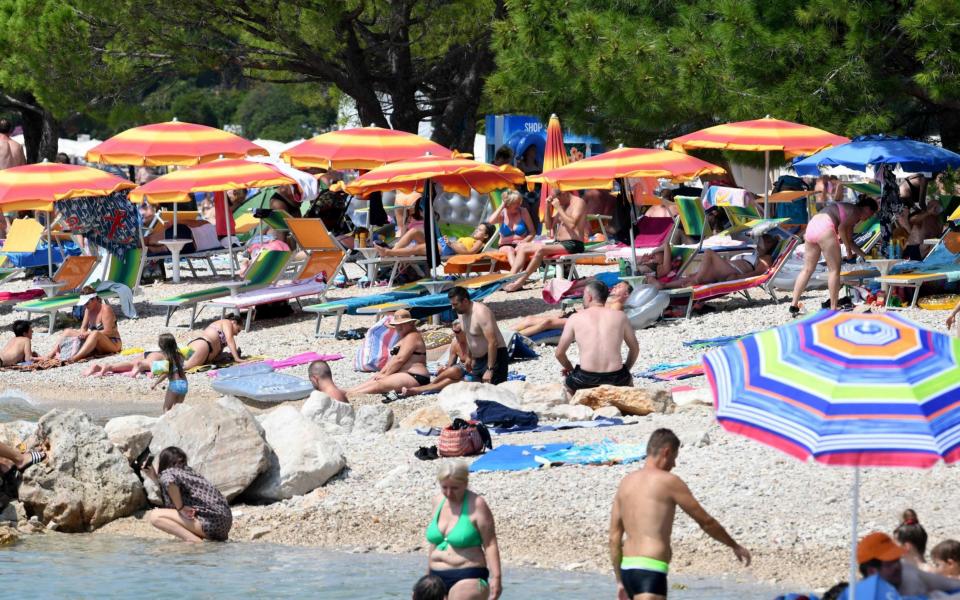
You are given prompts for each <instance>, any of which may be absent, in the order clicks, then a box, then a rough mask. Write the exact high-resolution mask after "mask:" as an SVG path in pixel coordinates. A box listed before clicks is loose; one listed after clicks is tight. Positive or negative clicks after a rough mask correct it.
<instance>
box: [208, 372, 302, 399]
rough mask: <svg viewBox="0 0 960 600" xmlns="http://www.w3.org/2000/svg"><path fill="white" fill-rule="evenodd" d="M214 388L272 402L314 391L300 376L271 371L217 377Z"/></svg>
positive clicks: (299, 396)
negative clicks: (241, 375) (242, 375)
mask: <svg viewBox="0 0 960 600" xmlns="http://www.w3.org/2000/svg"><path fill="white" fill-rule="evenodd" d="M213 389H214V390H216V391H217V392H219V393H221V394H229V395H231V396H239V397H241V398H249V399H250V400H253V401H255V402H262V403H265V404H272V403H277V402H284V401H286V400H299V399H301V398H306V397H307V396H309V395H310V392H312V391H313V385H311V383H310V382H309V381H307V380H306V379H301V378H300V377H294V376H293V375H286V374H284V373H275V372H273V371H269V372H267V373H260V374H256V375H247V376H245V377H226V378H224V377H217V378H216V379H215V380H214V381H213Z"/></svg>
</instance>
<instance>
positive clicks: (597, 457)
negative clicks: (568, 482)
mask: <svg viewBox="0 0 960 600" xmlns="http://www.w3.org/2000/svg"><path fill="white" fill-rule="evenodd" d="M646 456H647V451H646V446H645V445H641V444H619V443H617V442H614V441H613V440H609V439H606V440H603V441H602V442H600V443H597V444H570V443H557V444H543V445H537V446H512V445H509V444H507V445H500V446H497V447H496V448H494V449H493V450H491V451H489V452H487V453H486V454H484V455H483V456H481V457H480V458H478V459H477V460H475V461H474V462H473V464H471V465H470V471H471V472H474V473H476V472H479V471H524V470H527V469H538V468H540V467H542V466H544V465H551V466H558V465H600V464H613V463H616V464H622V463H630V462H636V461H639V460H643V459H644V458H646Z"/></svg>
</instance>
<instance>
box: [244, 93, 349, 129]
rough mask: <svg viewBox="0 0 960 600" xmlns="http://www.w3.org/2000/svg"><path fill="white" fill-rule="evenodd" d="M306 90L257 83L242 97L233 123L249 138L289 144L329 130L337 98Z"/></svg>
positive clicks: (333, 117)
mask: <svg viewBox="0 0 960 600" xmlns="http://www.w3.org/2000/svg"><path fill="white" fill-rule="evenodd" d="M309 87H316V86H309ZM309 87H308V86H303V85H299V86H289V85H287V86H280V85H276V84H273V85H270V84H260V85H258V86H256V87H254V88H253V89H251V90H250V91H249V92H248V93H247V94H246V95H245V97H244V99H243V101H242V102H241V103H240V105H239V106H238V107H237V111H236V113H235V117H234V121H233V122H235V123H237V124H239V125H241V126H242V127H243V134H244V135H245V136H247V137H249V138H250V139H254V138H266V139H274V140H281V141H288V140H295V139H299V138H308V137H312V136H313V135H316V134H317V133H319V132H321V131H326V130H329V129H330V128H331V127H332V126H333V125H334V123H335V121H336V118H337V107H336V104H335V102H336V98H335V97H334V96H331V95H327V96H326V97H323V96H318V95H317V94H316V93H315V92H313V91H311V90H310V89H309Z"/></svg>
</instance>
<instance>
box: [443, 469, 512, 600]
mask: <svg viewBox="0 0 960 600" xmlns="http://www.w3.org/2000/svg"><path fill="white" fill-rule="evenodd" d="M437 481H439V482H440V494H441V497H440V498H437V507H436V509H435V510H434V513H433V520H432V521H430V524H429V525H428V526H427V541H428V542H430V562H429V565H430V568H429V574H430V575H435V576H436V577H439V578H440V579H442V580H443V583H444V585H445V586H446V588H447V598H449V600H497V598H499V597H500V593H501V592H502V591H503V587H502V585H501V583H500V548H499V546H497V533H496V528H495V527H494V523H493V513H491V512H490V507H489V506H487V503H486V501H485V500H484V499H483V498H481V497H480V496H478V495H477V494H475V493H474V492H471V491H470V490H468V489H467V483H468V481H469V474H468V472H467V464H466V463H465V462H463V461H461V460H454V461H446V462H444V463H443V464H442V465H440V471H439V472H438V473H437Z"/></svg>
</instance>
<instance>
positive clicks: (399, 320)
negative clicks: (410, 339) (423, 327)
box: [387, 308, 417, 327]
mask: <svg viewBox="0 0 960 600" xmlns="http://www.w3.org/2000/svg"><path fill="white" fill-rule="evenodd" d="M416 321H417V320H416V319H414V318H413V316H412V315H411V314H410V311H409V310H406V309H404V308H401V309H400V310H398V311H396V312H395V313H393V318H392V319H390V322H389V323H387V327H396V326H397V325H403V324H404V323H416Z"/></svg>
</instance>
